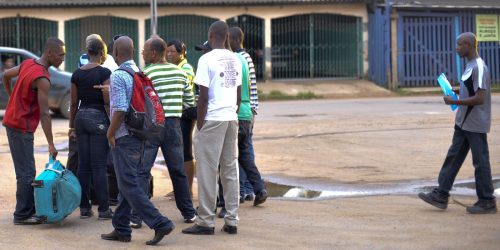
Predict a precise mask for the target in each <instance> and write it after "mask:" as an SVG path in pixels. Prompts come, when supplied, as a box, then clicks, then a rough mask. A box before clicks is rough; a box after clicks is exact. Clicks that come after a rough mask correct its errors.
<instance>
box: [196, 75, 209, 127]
mask: <svg viewBox="0 0 500 250" xmlns="http://www.w3.org/2000/svg"><path fill="white" fill-rule="evenodd" d="M207 109H208V88H207V87H205V86H201V85H200V95H199V96H198V108H197V110H196V111H197V117H196V126H197V127H198V130H201V128H202V127H203V125H204V123H205V116H206V115H207Z"/></svg>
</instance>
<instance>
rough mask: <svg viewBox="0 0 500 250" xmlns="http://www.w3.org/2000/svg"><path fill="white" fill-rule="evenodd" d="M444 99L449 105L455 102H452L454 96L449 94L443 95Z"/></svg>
mask: <svg viewBox="0 0 500 250" xmlns="http://www.w3.org/2000/svg"><path fill="white" fill-rule="evenodd" d="M443 100H444V103H445V104H448V105H450V104H454V103H452V102H453V97H451V96H449V95H447V96H444V97H443Z"/></svg>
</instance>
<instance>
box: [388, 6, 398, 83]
mask: <svg viewBox="0 0 500 250" xmlns="http://www.w3.org/2000/svg"><path fill="white" fill-rule="evenodd" d="M391 47H392V49H391V61H392V68H391V71H392V72H391V81H390V82H389V89H392V90H395V89H397V88H398V86H399V82H398V52H399V51H398V14H397V13H393V14H391Z"/></svg>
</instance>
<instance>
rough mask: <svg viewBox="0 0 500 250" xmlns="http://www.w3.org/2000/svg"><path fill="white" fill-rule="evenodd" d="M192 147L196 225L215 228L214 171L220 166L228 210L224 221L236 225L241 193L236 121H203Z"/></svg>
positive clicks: (215, 198)
mask: <svg viewBox="0 0 500 250" xmlns="http://www.w3.org/2000/svg"><path fill="white" fill-rule="evenodd" d="M193 144H194V151H195V152H194V153H195V158H196V177H197V179H198V200H199V207H198V216H197V220H196V224H197V225H199V226H203V227H214V226H215V221H214V220H215V208H216V205H217V204H216V203H217V193H218V187H217V177H218V175H217V172H218V168H219V165H220V179H221V183H222V186H223V188H224V200H225V203H226V210H227V214H226V216H225V217H224V222H225V223H226V224H227V225H230V226H237V224H238V207H239V192H240V182H239V173H238V171H239V168H238V122H237V121H205V124H204V125H203V127H202V128H201V130H196V133H195V136H194V139H193Z"/></svg>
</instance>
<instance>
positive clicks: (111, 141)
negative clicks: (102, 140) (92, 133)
mask: <svg viewBox="0 0 500 250" xmlns="http://www.w3.org/2000/svg"><path fill="white" fill-rule="evenodd" d="M106 137H107V138H108V142H109V145H111V147H112V148H114V147H115V135H114V134H111V133H110V132H109V130H108V133H106Z"/></svg>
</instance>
